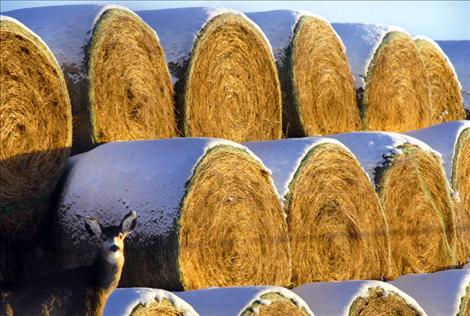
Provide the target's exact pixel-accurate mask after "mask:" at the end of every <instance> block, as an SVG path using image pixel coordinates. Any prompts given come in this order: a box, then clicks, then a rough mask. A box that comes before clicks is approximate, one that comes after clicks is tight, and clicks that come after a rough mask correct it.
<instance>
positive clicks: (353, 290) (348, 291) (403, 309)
mask: <svg viewBox="0 0 470 316" xmlns="http://www.w3.org/2000/svg"><path fill="white" fill-rule="evenodd" d="M292 291H293V292H294V293H296V294H297V295H299V296H300V297H301V298H303V299H304V300H305V301H306V302H307V304H308V305H309V306H310V308H311V309H312V310H313V312H314V313H315V315H316V316H324V315H325V316H326V315H341V316H356V315H406V316H412V315H413V316H425V315H427V314H426V312H425V311H424V310H423V308H422V307H421V306H420V305H419V302H416V301H415V300H414V298H413V297H411V296H409V295H408V294H406V293H405V292H403V291H401V290H400V289H399V288H397V287H394V286H393V285H390V284H389V283H384V282H379V281H343V282H320V283H311V284H304V285H302V286H299V287H296V288H294V289H293V290H292Z"/></svg>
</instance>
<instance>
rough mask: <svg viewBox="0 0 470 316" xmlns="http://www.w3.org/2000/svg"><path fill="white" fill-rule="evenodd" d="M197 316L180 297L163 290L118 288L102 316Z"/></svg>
mask: <svg viewBox="0 0 470 316" xmlns="http://www.w3.org/2000/svg"><path fill="white" fill-rule="evenodd" d="M146 315H148V316H151V315H159V316H199V314H198V313H197V312H196V311H195V310H194V309H193V308H192V307H191V305H189V304H188V303H186V302H185V301H183V300H182V299H181V298H180V297H178V296H176V295H175V294H173V293H170V292H167V291H165V290H159V289H151V288H118V289H116V290H115V291H114V292H113V293H112V294H111V296H110V297H109V299H108V302H107V303H106V308H105V310H104V316H146Z"/></svg>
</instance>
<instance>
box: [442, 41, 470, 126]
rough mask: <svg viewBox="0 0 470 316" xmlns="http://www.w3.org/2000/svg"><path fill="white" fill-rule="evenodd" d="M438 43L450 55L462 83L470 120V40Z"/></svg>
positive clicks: (465, 105) (466, 109)
mask: <svg viewBox="0 0 470 316" xmlns="http://www.w3.org/2000/svg"><path fill="white" fill-rule="evenodd" d="M437 43H438V45H439V46H440V47H441V48H442V50H443V51H444V52H445V54H446V55H447V56H448V57H449V60H450V61H451V62H452V65H453V66H454V68H455V72H456V73H457V76H458V78H459V81H460V84H461V85H462V98H463V102H464V108H465V111H466V113H467V120H470V73H469V71H468V69H470V41H438V42H437Z"/></svg>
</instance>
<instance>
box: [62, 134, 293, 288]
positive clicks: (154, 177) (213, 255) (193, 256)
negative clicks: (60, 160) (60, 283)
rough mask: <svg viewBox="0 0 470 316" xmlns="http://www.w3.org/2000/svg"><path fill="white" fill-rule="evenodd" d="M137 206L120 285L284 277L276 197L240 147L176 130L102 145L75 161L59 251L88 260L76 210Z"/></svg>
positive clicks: (110, 213) (286, 266)
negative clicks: (157, 136)
mask: <svg viewBox="0 0 470 316" xmlns="http://www.w3.org/2000/svg"><path fill="white" fill-rule="evenodd" d="M129 209H133V210H136V211H137V213H138V214H139V219H138V222H139V224H138V227H137V228H136V233H135V234H133V235H132V237H130V239H129V240H128V242H127V248H126V264H125V266H124V273H123V278H122V280H121V283H120V285H121V286H149V287H158V288H163V289H171V290H176V289H198V288H202V287H209V286H239V285H253V284H254V285H258V284H278V285H287V284H289V282H290V262H291V259H290V248H289V243H288V235H287V226H286V223H285V220H284V212H283V210H282V204H281V202H280V200H279V198H278V195H277V192H276V189H275V187H274V185H273V183H272V179H271V176H270V172H269V170H268V169H266V168H265V167H264V166H263V165H262V164H261V162H260V161H259V160H258V158H256V157H255V156H254V155H253V154H251V153H250V152H249V151H248V150H247V149H246V148H245V147H242V146H240V145H238V144H235V143H232V142H229V141H223V140H214V139H184V138H174V139H169V140H160V141H141V142H123V143H120V142H117V143H110V144H106V145H103V146H100V147H98V148H96V149H94V150H92V151H90V152H88V153H86V154H84V155H83V156H82V157H80V158H79V159H78V161H76V162H75V164H74V165H73V166H72V167H71V170H70V172H69V175H68V178H67V181H66V183H65V185H64V189H63V192H62V194H61V197H60V201H59V210H58V218H57V221H56V223H55V225H54V226H55V229H56V230H57V232H56V237H55V239H54V240H56V241H57V243H58V244H57V245H56V248H57V249H56V254H55V255H54V256H55V258H58V261H59V262H60V265H61V267H59V269H60V268H62V269H63V268H67V267H70V266H76V265H78V264H80V263H86V262H88V261H89V260H92V256H93V251H92V250H93V249H94V247H93V246H92V245H93V241H91V240H89V239H88V238H87V237H88V236H87V234H86V232H85V229H84V227H83V225H82V224H81V223H82V217H83V216H86V215H93V216H95V217H96V218H98V219H100V222H101V221H102V222H103V223H104V224H106V223H112V222H114V221H115V219H116V218H119V217H120V216H121V215H124V214H125V213H126V212H127V211H128V210H129Z"/></svg>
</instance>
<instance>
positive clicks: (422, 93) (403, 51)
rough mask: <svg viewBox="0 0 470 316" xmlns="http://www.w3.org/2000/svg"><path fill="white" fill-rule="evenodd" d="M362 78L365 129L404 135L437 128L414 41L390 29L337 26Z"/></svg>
mask: <svg viewBox="0 0 470 316" xmlns="http://www.w3.org/2000/svg"><path fill="white" fill-rule="evenodd" d="M333 27H334V28H335V30H336V31H337V32H338V34H339V35H340V37H341V39H342V40H343V42H344V44H345V46H346V52H347V55H348V59H349V63H350V65H351V69H352V70H353V73H354V75H355V77H356V87H357V89H358V99H359V100H358V101H359V104H360V108H361V118H362V122H363V127H364V129H368V130H376V131H394V132H402V131H409V130H413V129H417V128H422V127H427V126H429V125H431V122H432V121H431V117H432V116H431V94H430V93H431V92H430V91H431V90H430V85H429V82H428V80H427V77H426V71H425V67H424V64H423V62H422V60H421V59H420V55H419V52H418V49H417V48H416V45H415V44H414V42H413V39H412V38H411V37H410V36H409V35H408V33H406V31H404V30H402V29H399V28H396V27H391V26H384V25H373V24H333Z"/></svg>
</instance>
